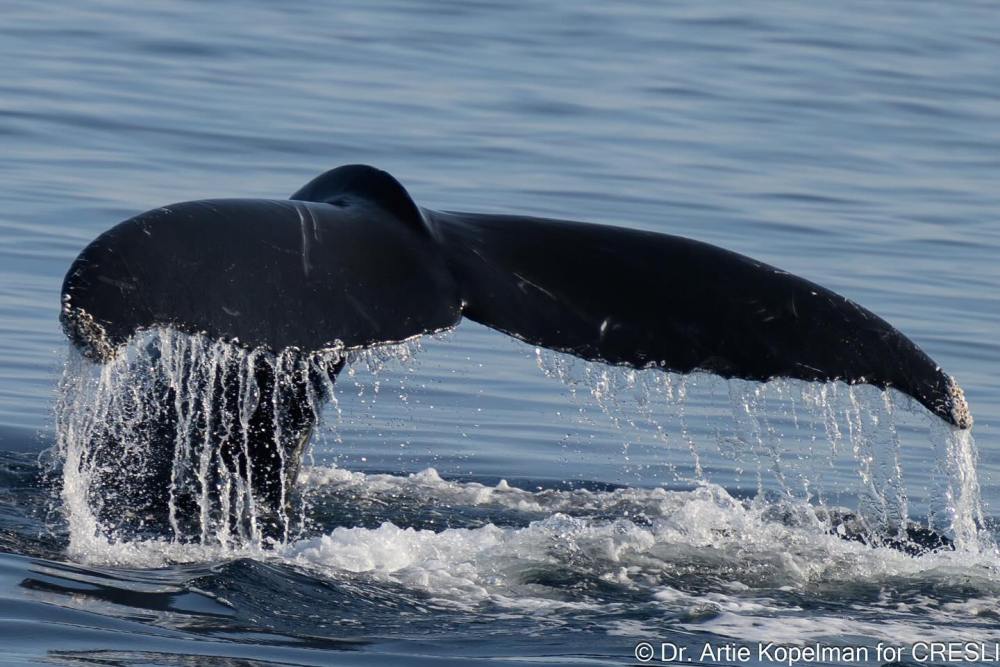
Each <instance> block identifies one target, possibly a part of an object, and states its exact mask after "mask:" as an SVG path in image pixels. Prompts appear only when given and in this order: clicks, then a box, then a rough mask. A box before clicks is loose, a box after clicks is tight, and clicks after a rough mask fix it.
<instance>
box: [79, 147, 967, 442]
mask: <svg viewBox="0 0 1000 667" xmlns="http://www.w3.org/2000/svg"><path fill="white" fill-rule="evenodd" d="M462 315H465V316H466V317H469V318H470V319H472V320H475V321H477V322H481V323H483V324H485V325H487V326H490V327H492V328H495V329H498V330H500V331H502V332H505V333H507V334H510V335H512V336H514V337H517V338H519V339H522V340H525V341H528V342H530V343H533V344H535V345H540V346H543V347H547V348H551V349H554V350H558V351H562V352H567V353H570V354H574V355H576V356H579V357H582V358H585V359H589V360H594V361H602V362H605V363H609V364H624V365H629V366H633V367H637V368H647V367H655V368H661V369H664V370H669V371H674V372H678V373H689V372H693V371H705V372H710V373H715V374H717V375H721V376H723V377H727V378H743V379H748V380H759V381H766V380H769V379H772V378H795V379H800V380H809V381H811V380H816V381H831V380H840V381H843V382H847V383H851V384H859V383H864V384H871V385H875V386H878V387H883V388H885V387H892V388H894V389H897V390H899V391H901V392H903V393H905V394H907V395H909V396H911V397H913V398H914V399H916V400H917V401H918V402H920V403H921V404H922V405H924V406H925V407H926V408H927V409H928V410H929V411H930V412H931V413H933V414H934V415H936V416H938V417H940V418H941V419H943V420H944V421H946V422H948V423H949V424H951V425H953V426H956V427H959V428H969V427H970V426H971V424H972V417H971V415H970V413H969V410H968V406H967V404H966V402H965V399H964V397H963V395H962V392H961V389H960V388H959V387H958V385H957V384H956V383H955V382H954V381H953V380H952V378H951V377H950V376H948V375H947V374H946V373H944V372H943V371H942V370H941V368H940V367H939V366H938V365H937V364H936V363H935V362H934V361H933V360H932V359H931V358H930V357H928V356H927V355H926V354H925V353H924V352H923V351H921V350H920V349H919V348H918V347H917V346H916V345H915V344H914V343H913V342H912V341H910V340H909V339H908V338H907V337H906V336H904V335H903V334H902V333H900V332H899V331H897V330H896V329H894V328H893V327H892V326H891V325H889V324H888V323H887V322H886V321H885V320H883V319H881V318H879V317H878V316H876V315H875V314H873V313H871V312H870V311H868V310H866V309H864V308H862V307H861V306H859V305H857V304H855V303H854V302H852V301H850V300H848V299H846V298H844V297H842V296H840V295H838V294H835V293H834V292H832V291H830V290H828V289H825V288H823V287H821V286H819V285H816V284H814V283H812V282H809V281H808V280H805V279H803V278H799V277H797V276H794V275H792V274H789V273H787V272H784V271H781V270H780V269H776V268H774V267H772V266H768V265H767V264H763V263H761V262H758V261H755V260H753V259H750V258H748V257H745V256H742V255H739V254H737V253H734V252H730V251H728V250H724V249H721V248H717V247H714V246H711V245H708V244H706V243H701V242H698V241H694V240H691V239H686V238H681V237H676V236H668V235H664V234H657V233H652V232H644V231H637V230H630V229H622V228H617V227H609V226H604V225H596V224H585V223H579V222H569V221H559V220H542V219H536V218H527V217H516V216H504V215H479V214H467V213H450V212H437V211H431V210H428V209H421V208H419V207H417V206H416V204H414V203H413V201H412V199H411V198H410V197H409V195H408V194H407V193H406V191H405V189H403V187H402V186H401V185H400V184H399V183H398V181H396V180H395V179H394V178H392V177H391V176H389V175H388V174H386V173H385V172H381V171H379V170H377V169H373V168H371V167H366V166H362V165H351V166H347V167H341V168H338V169H334V170H332V171H330V172H327V173H325V174H323V175H321V176H320V177H318V178H316V179H314V180H313V181H312V182H310V183H309V184H307V185H306V186H305V187H303V188H302V190H300V191H299V192H297V193H296V194H295V195H293V199H291V200H287V201H274V200H260V199H229V200H209V201H201V202H187V203H183V204H176V205H172V206H169V207H165V208H162V209H156V210H153V211H149V212H147V213H144V214H142V215H139V216H136V217H135V218H132V219H130V220H127V221H125V222H123V223H121V224H120V225H118V226H117V227H115V228H113V229H111V230H109V231H108V232H105V233H104V234H102V235H101V236H100V237H98V239H96V240H95V241H94V242H93V243H91V244H90V245H89V246H88V247H87V248H86V249H85V250H84V251H83V252H82V253H81V254H80V256H79V257H78V258H77V260H76V261H75V262H74V264H73V266H72V267H71V268H70V271H69V273H68V274H67V276H66V280H65V283H64V285H63V312H62V320H63V325H64V329H65V330H66V332H67V334H68V335H69V337H70V338H71V340H73V342H74V343H75V344H76V345H77V346H78V347H79V348H80V349H81V350H83V351H84V352H85V353H87V354H88V355H89V356H91V357H92V358H94V359H98V360H101V359H106V358H108V357H109V356H111V355H114V354H115V350H116V349H117V348H118V347H120V346H121V345H122V344H123V343H124V342H125V341H126V340H128V338H129V337H130V336H132V335H133V334H134V333H135V332H136V331H138V330H140V329H144V328H149V327H153V326H169V327H174V328H176V329H179V330H183V331H188V332H192V333H195V332H202V333H206V334H208V335H210V336H212V337H215V338H219V339H225V340H236V341H239V342H240V343H241V344H243V345H245V346H248V347H257V346H264V347H268V348H271V349H272V350H274V351H279V350H281V349H284V348H287V347H295V348H298V349H300V350H303V351H313V350H320V349H325V348H328V347H347V348H350V347H364V346H369V345H373V344H378V343H385V342H397V341H401V340H404V339H406V338H409V337H412V336H416V335H420V334H424V333H429V332H433V331H438V330H441V329H444V328H448V327H452V326H454V325H455V324H457V323H458V321H459V320H460V318H461V316H462Z"/></svg>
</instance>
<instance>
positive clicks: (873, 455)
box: [534, 348, 989, 550]
mask: <svg viewBox="0 0 1000 667" xmlns="http://www.w3.org/2000/svg"><path fill="white" fill-rule="evenodd" d="M534 352H535V362H536V364H537V366H538V368H539V369H540V370H541V371H542V372H543V373H544V374H545V375H546V376H548V377H551V378H554V379H556V380H559V381H560V382H562V383H564V384H565V385H567V386H568V387H569V389H570V394H571V396H572V397H573V399H574V400H576V401H580V400H581V399H582V400H592V401H593V402H594V403H596V405H597V406H598V407H599V409H600V410H601V411H602V412H603V413H604V414H606V415H607V416H608V418H609V421H610V423H611V424H612V426H613V427H614V428H617V429H620V430H623V438H625V439H626V440H627V439H629V438H633V439H636V440H637V439H639V438H641V437H642V435H641V433H636V429H637V428H638V427H642V429H641V430H645V431H647V432H651V433H653V434H655V437H656V439H657V440H658V441H659V442H661V443H663V444H664V445H665V446H666V447H667V448H668V449H669V450H670V451H669V452H667V453H666V454H665V458H667V459H669V460H674V459H676V457H677V455H678V453H680V454H682V455H683V454H686V455H687V456H688V457H689V460H690V467H691V468H692V469H693V470H694V471H695V474H694V479H693V480H692V479H691V478H690V477H685V476H683V475H677V474H675V476H674V478H675V481H676V482H691V481H696V482H702V483H704V482H710V481H711V475H710V474H709V473H708V472H706V471H705V470H704V469H703V466H702V463H701V461H702V458H703V455H707V454H709V453H710V452H709V449H710V448H712V447H714V448H715V450H716V451H715V453H716V454H717V455H719V456H721V458H723V459H724V460H727V461H731V462H733V464H734V465H736V466H737V472H742V471H743V470H744V469H746V470H749V471H752V472H753V474H754V475H755V478H756V479H755V481H756V488H757V495H758V497H764V496H765V495H766V494H767V493H768V490H767V489H768V488H769V487H770V486H771V485H772V484H773V485H774V486H776V487H777V488H778V489H780V493H781V494H782V495H784V496H786V497H788V498H789V499H793V500H794V499H800V500H804V501H807V502H811V503H813V504H814V505H816V506H818V507H819V508H820V509H821V510H822V509H825V508H826V507H827V506H828V503H829V501H828V499H827V496H828V495H830V489H831V488H832V487H834V486H835V485H834V484H832V483H831V480H829V479H828V477H829V475H830V473H831V471H833V470H834V469H835V467H836V466H838V465H839V464H840V462H841V461H843V460H844V459H845V458H847V459H848V460H849V461H850V465H851V466H852V467H853V476H854V478H855V487H854V489H853V490H850V491H847V492H844V493H837V494H835V495H836V496H837V497H841V496H843V495H849V496H851V497H854V498H856V502H857V508H856V512H857V515H858V516H859V517H860V520H861V521H862V522H863V527H864V530H865V531H866V533H867V534H868V535H869V538H868V539H870V540H871V541H875V542H879V541H882V540H894V539H900V538H904V537H905V534H906V533H905V529H906V527H907V526H908V525H913V522H914V521H915V520H916V517H913V516H911V509H910V495H909V491H908V484H907V479H906V477H905V475H904V465H903V443H902V436H901V429H900V412H901V410H900V406H903V408H904V409H903V410H902V412H903V413H906V414H907V415H909V416H913V415H915V414H920V415H923V412H922V410H921V408H919V407H918V406H916V404H915V402H914V401H912V400H911V399H909V397H906V396H904V395H902V394H899V393H898V392H895V391H893V390H880V389H877V388H875V387H870V386H865V385H847V384H844V383H836V382H833V383H823V384H819V383H809V382H802V381H797V380H772V381H770V382H767V383H763V384H761V383H755V382H747V381H743V380H735V379H734V380H724V379H721V378H718V377H715V376H710V375H705V374H694V375H687V376H685V375H678V374H673V373H665V372H663V371H661V370H658V369H645V370H635V369H630V368H625V367H617V366H611V367H609V366H606V365H603V364H596V363H592V362H587V361H582V360H579V359H577V358H575V357H571V356H569V355H566V354H562V353H557V352H552V351H549V350H544V349H542V348H535V351H534ZM720 386H721V387H722V388H723V389H724V391H722V392H720V391H718V390H719V388H720ZM720 393H721V394H722V395H723V396H724V397H725V398H723V399H722V400H721V401H720V400H718V398H717V397H718V395H719V394H720ZM726 399H728V400H726ZM692 402H697V403H698V405H697V408H698V412H699V413H704V414H708V415H709V416H710V419H711V431H712V432H713V433H714V438H711V439H709V440H705V439H704V438H702V439H701V440H700V441H699V440H698V439H696V433H695V429H692V428H691V425H690V423H689V419H688V418H687V415H688V414H689V412H690V410H689V408H690V407H691V405H692ZM726 403H728V410H725V409H721V410H720V409H718V408H719V407H723V406H725V404H726ZM654 404H659V408H660V410H656V409H654V407H656V406H655V405H654ZM636 416H638V418H639V419H638V420H637V419H636ZM927 419H928V421H929V427H928V434H929V437H930V440H931V442H932V444H933V450H934V456H935V459H936V461H937V463H936V465H935V471H934V475H933V484H932V487H933V488H932V489H930V494H929V498H928V501H927V505H928V506H929V511H928V516H927V518H926V523H927V527H928V528H929V529H930V530H932V531H935V532H936V533H938V534H940V535H944V536H946V537H947V538H949V539H950V540H952V542H953V544H954V545H955V547H956V548H961V549H966V550H980V549H984V548H988V547H989V544H988V543H989V539H988V537H987V533H986V531H985V530H984V525H985V524H984V519H983V517H984V510H983V506H982V500H981V497H980V489H979V481H978V476H977V471H976V463H977V453H976V447H975V441H974V439H973V437H972V434H971V432H970V431H968V430H958V429H953V428H951V427H949V426H948V425H946V424H944V423H942V422H941V421H940V420H939V419H937V418H934V417H929V416H928V417H927ZM639 421H641V422H642V423H641V424H640V423H639ZM626 427H627V428H626ZM702 430H707V429H702ZM916 444H917V445H919V443H916ZM627 446H628V445H627V444H626V445H625V447H626V448H627ZM911 446H912V445H911ZM911 476H912V475H911ZM838 491H840V490H838ZM821 513H822V512H821ZM823 514H824V516H828V517H829V516H832V515H831V514H829V513H828V512H827V513H823Z"/></svg>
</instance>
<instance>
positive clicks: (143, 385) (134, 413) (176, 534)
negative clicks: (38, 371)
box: [57, 329, 343, 555]
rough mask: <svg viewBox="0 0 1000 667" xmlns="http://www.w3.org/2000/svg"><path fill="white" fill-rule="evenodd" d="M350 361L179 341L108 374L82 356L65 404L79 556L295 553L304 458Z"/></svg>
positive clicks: (142, 344)
mask: <svg viewBox="0 0 1000 667" xmlns="http://www.w3.org/2000/svg"><path fill="white" fill-rule="evenodd" d="M342 363H343V356H342V351H341V350H337V349H331V350H326V351H323V352H321V353H313V354H308V355H306V354H302V353H300V352H298V351H297V350H294V349H288V350H285V351H283V352H282V353H281V354H273V353H270V352H268V351H265V350H262V349H255V350H248V349H245V348H243V347H241V346H239V345H237V344H234V343H227V342H221V341H218V340H212V339H209V338H207V337H205V336H201V335H194V336H191V335H186V334H181V333H178V332H175V331H172V330H169V329H156V330H151V331H148V332H145V333H144V334H142V335H140V336H137V337H136V338H135V339H134V340H133V341H131V343H130V344H129V345H128V347H127V348H126V349H125V350H124V351H123V352H122V353H120V354H118V355H117V356H115V357H114V358H112V359H110V360H108V361H107V363H104V364H102V365H96V364H93V363H91V362H90V361H88V360H87V359H85V358H84V357H83V356H81V355H80V354H79V353H77V352H76V351H75V350H71V351H70V357H69V359H68V361H67V364H66V368H65V372H64V375H63V379H62V382H61V386H60V400H59V403H58V405H57V448H58V452H59V455H60V456H59V458H60V460H61V462H62V478H63V486H62V491H61V500H62V504H63V507H64V512H65V514H66V517H67V521H68V526H69V532H70V539H71V550H72V551H74V552H76V553H78V554H84V555H86V554H87V553H88V552H93V551H94V550H95V549H100V548H101V546H102V545H106V544H108V543H114V542H121V541H128V540H132V539H138V538H142V537H149V536H162V535H164V534H167V535H169V536H170V539H171V540H172V541H175V542H192V543H198V544H201V545H217V546H220V547H222V548H224V549H225V548H228V547H232V546H235V545H238V544H247V543H251V544H264V543H266V542H268V541H270V542H275V541H287V540H288V539H289V538H290V537H291V536H292V535H293V534H294V532H295V530H296V526H295V525H294V524H295V521H294V520H293V516H294V513H293V512H292V511H291V510H290V508H291V506H292V505H293V500H294V499H293V497H292V495H293V490H294V479H295V475H296V474H297V471H298V461H299V460H300V458H301V453H302V448H303V447H304V446H305V443H306V441H307V439H308V437H309V435H310V433H311V431H312V429H313V427H314V425H315V424H316V422H317V421H318V419H319V415H320V414H321V407H322V404H323V403H324V402H325V401H326V399H327V397H329V396H332V389H333V374H334V373H335V372H336V371H337V370H338V369H339V367H340V365H341V364H342Z"/></svg>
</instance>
